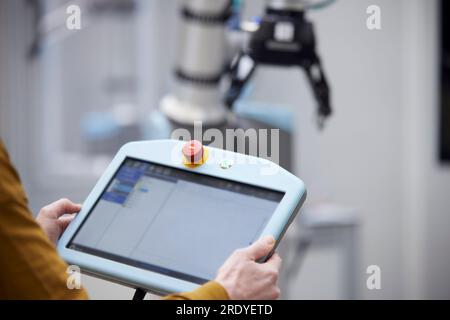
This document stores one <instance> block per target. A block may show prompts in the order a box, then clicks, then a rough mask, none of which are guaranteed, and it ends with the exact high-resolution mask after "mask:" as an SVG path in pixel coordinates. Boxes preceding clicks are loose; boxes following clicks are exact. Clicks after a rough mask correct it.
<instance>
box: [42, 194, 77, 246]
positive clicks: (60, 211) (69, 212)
mask: <svg viewBox="0 0 450 320" xmlns="http://www.w3.org/2000/svg"><path fill="white" fill-rule="evenodd" d="M80 210H81V205H80V204H75V203H73V202H72V201H70V200H68V199H61V200H58V201H56V202H53V203H51V204H49V205H48V206H45V207H44V208H42V209H41V211H39V214H38V216H37V218H36V222H37V223H38V224H39V225H40V226H41V228H42V229H43V230H44V232H45V233H46V234H47V236H48V237H49V239H50V241H51V242H53V243H54V244H55V245H56V242H57V241H58V239H59V237H60V236H61V235H62V234H63V232H64V230H66V228H67V226H68V225H69V224H70V223H71V222H72V220H73V218H75V214H76V213H78V212H80Z"/></svg>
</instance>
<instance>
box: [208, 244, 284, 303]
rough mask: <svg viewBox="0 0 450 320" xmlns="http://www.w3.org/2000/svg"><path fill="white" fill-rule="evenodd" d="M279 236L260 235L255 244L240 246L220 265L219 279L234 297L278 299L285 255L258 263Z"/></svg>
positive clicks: (273, 256) (236, 298)
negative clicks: (279, 275) (280, 273)
mask: <svg viewBox="0 0 450 320" xmlns="http://www.w3.org/2000/svg"><path fill="white" fill-rule="evenodd" d="M274 245H275V239H274V238H273V237H271V236H268V237H264V238H262V239H259V240H258V241H256V242H255V243H253V244H252V245H251V246H249V247H247V248H244V249H238V250H236V251H235V252H234V253H233V254H232V255H231V256H230V257H229V258H228V260H227V261H225V263H224V265H223V266H222V267H221V268H220V269H219V272H218V274H217V278H216V280H215V281H217V282H218V283H220V284H221V285H222V286H223V287H224V288H225V290H226V291H227V293H228V296H229V298H230V299H231V300H269V299H270V300H272V299H278V298H279V296H280V289H279V288H278V285H277V281H278V273H279V270H280V267H281V258H280V256H278V254H276V253H275V254H273V255H272V257H271V258H270V259H269V260H268V261H267V262H264V263H258V262H257V261H258V260H259V259H261V258H264V257H266V256H267V255H268V254H269V253H270V252H271V251H272V249H273V246H274Z"/></svg>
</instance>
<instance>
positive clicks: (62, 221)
mask: <svg viewBox="0 0 450 320" xmlns="http://www.w3.org/2000/svg"><path fill="white" fill-rule="evenodd" d="M75 216H76V213H74V214H68V215H64V216H62V217H60V218H59V219H58V223H59V225H60V226H61V231H62V232H64V230H66V228H67V227H68V226H69V224H70V223H71V222H72V221H73V219H75Z"/></svg>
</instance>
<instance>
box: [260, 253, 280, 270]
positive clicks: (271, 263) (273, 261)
mask: <svg viewBox="0 0 450 320" xmlns="http://www.w3.org/2000/svg"><path fill="white" fill-rule="evenodd" d="M281 263H282V260H281V258H280V256H279V255H278V254H277V253H274V254H273V255H272V256H271V257H270V259H269V260H267V261H266V262H265V263H264V265H265V266H267V267H269V268H272V269H273V270H277V271H278V270H280V268H281Z"/></svg>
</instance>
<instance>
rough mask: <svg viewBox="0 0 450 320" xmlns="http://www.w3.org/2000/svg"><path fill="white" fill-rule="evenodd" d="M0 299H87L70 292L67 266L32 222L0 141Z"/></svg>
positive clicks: (17, 177)
mask: <svg viewBox="0 0 450 320" xmlns="http://www.w3.org/2000/svg"><path fill="white" fill-rule="evenodd" d="M0 253H1V259H0V299H86V298H87V294H86V292H85V291H84V289H80V290H76V289H75V290H69V289H68V288H67V285H66V281H67V276H68V274H66V271H67V265H66V263H65V262H64V261H63V260H62V259H61V258H60V257H59V256H58V253H57V251H56V248H55V247H54V245H53V244H52V243H51V242H50V240H49V239H48V238H47V236H46V235H45V233H44V232H43V231H42V229H41V228H40V227H39V225H38V224H37V223H36V222H35V221H34V219H33V217H32V215H31V212H30V211H29V209H28V203H27V198H26V196H25V192H24V190H23V188H22V186H21V183H20V180H19V176H18V174H17V172H16V171H15V170H14V168H13V167H12V165H11V163H10V160H9V157H8V154H7V153H6V150H5V148H4V146H3V144H2V143H1V142H0Z"/></svg>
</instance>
